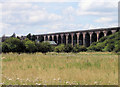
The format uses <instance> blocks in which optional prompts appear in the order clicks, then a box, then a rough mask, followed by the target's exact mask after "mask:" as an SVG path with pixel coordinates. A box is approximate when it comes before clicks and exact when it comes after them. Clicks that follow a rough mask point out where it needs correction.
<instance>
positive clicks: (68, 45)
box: [64, 44, 73, 53]
mask: <svg viewBox="0 0 120 87" xmlns="http://www.w3.org/2000/svg"><path fill="white" fill-rule="evenodd" d="M72 50H73V47H72V45H71V44H66V45H65V47H64V52H67V53H68V52H72Z"/></svg>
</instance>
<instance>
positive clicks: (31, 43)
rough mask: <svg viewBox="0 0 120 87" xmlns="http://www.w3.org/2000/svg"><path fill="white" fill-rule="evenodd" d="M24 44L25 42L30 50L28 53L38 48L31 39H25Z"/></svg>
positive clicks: (27, 50) (27, 49)
mask: <svg viewBox="0 0 120 87" xmlns="http://www.w3.org/2000/svg"><path fill="white" fill-rule="evenodd" d="M24 44H25V48H26V49H25V51H26V52H28V53H33V52H35V50H36V46H35V42H33V41H31V40H25V41H24Z"/></svg>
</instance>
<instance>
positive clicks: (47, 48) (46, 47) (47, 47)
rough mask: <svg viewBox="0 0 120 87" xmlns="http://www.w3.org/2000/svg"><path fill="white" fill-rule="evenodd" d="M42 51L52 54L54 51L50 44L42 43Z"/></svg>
mask: <svg viewBox="0 0 120 87" xmlns="http://www.w3.org/2000/svg"><path fill="white" fill-rule="evenodd" d="M40 49H41V52H42V53H46V52H51V51H52V46H51V45H50V43H48V42H42V43H41V48H40Z"/></svg>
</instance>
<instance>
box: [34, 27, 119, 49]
mask: <svg viewBox="0 0 120 87" xmlns="http://www.w3.org/2000/svg"><path fill="white" fill-rule="evenodd" d="M119 30H120V27H114V28H102V29H91V30H82V31H73V32H60V33H51V34H41V35H36V36H37V39H38V40H39V38H40V37H43V38H42V41H55V42H56V43H57V44H58V45H59V44H72V45H73V46H74V45H75V44H79V45H85V46H86V47H88V46H90V44H91V43H93V42H97V41H98V40H99V39H100V38H102V37H104V36H108V35H111V34H113V33H115V32H117V31H119Z"/></svg>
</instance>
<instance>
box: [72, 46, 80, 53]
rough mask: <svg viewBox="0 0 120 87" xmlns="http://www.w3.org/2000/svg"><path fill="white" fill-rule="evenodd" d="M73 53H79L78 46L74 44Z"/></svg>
mask: <svg viewBox="0 0 120 87" xmlns="http://www.w3.org/2000/svg"><path fill="white" fill-rule="evenodd" d="M73 52H75V53H77V52H80V46H79V45H78V44H76V45H75V46H74V47H73Z"/></svg>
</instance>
